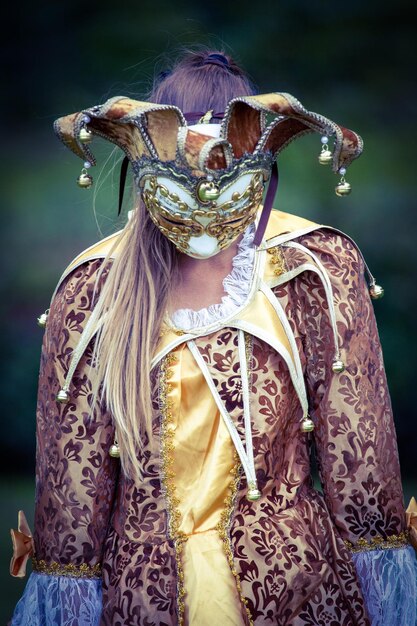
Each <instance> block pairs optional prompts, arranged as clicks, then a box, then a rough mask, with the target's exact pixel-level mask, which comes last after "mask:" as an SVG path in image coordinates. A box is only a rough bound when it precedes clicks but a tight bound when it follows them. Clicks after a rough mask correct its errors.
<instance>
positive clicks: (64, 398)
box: [56, 388, 70, 404]
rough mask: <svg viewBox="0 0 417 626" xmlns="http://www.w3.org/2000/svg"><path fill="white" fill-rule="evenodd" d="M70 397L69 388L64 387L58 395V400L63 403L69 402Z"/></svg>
mask: <svg viewBox="0 0 417 626" xmlns="http://www.w3.org/2000/svg"><path fill="white" fill-rule="evenodd" d="M69 398H70V396H69V393H68V390H67V389H64V388H63V389H61V390H60V391H59V392H58V394H57V396H56V399H57V402H60V403H61V404H67V402H69Z"/></svg>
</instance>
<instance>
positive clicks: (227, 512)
mask: <svg viewBox="0 0 417 626" xmlns="http://www.w3.org/2000/svg"><path fill="white" fill-rule="evenodd" d="M230 473H231V474H232V476H233V478H232V480H231V482H230V484H229V495H228V496H227V498H226V499H225V505H226V506H225V508H224V509H223V511H222V512H221V514H220V522H219V523H218V524H217V526H216V529H217V531H218V533H219V536H220V539H221V540H222V543H223V547H224V551H225V552H226V557H227V561H228V563H229V565H230V569H231V571H232V574H233V576H234V577H235V579H236V587H237V590H238V592H239V596H240V599H241V601H242V603H243V604H244V607H245V611H246V613H247V616H248V619H249V625H250V626H253V619H252V615H251V613H250V610H249V609H248V606H247V604H248V601H247V599H246V598H245V597H244V595H243V594H242V585H241V583H240V578H239V574H238V573H237V571H236V569H235V562H234V558H233V551H232V546H231V541H230V538H229V535H228V532H227V530H228V526H229V523H230V517H231V514H232V511H233V506H234V502H235V497H236V494H237V488H238V484H239V480H240V461H239V455H238V453H237V452H236V450H235V453H234V465H233V467H232V469H231V470H230Z"/></svg>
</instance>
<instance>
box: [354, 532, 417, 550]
mask: <svg viewBox="0 0 417 626" xmlns="http://www.w3.org/2000/svg"><path fill="white" fill-rule="evenodd" d="M344 543H345V545H346V547H347V548H349V550H350V551H351V552H362V551H363V550H384V549H388V548H402V547H404V546H405V545H407V544H408V543H409V540H408V531H404V532H401V533H400V534H399V535H390V536H389V537H387V538H386V539H384V537H381V536H378V537H372V539H365V538H364V537H361V538H360V539H358V541H357V542H356V543H352V542H351V541H348V540H347V539H345V540H344Z"/></svg>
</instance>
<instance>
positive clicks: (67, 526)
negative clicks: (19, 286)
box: [9, 259, 119, 626]
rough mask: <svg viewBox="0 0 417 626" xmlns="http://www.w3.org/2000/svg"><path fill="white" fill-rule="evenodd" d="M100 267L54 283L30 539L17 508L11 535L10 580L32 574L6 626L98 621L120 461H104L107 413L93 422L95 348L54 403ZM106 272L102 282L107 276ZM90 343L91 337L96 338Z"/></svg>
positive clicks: (95, 264)
mask: <svg viewBox="0 0 417 626" xmlns="http://www.w3.org/2000/svg"><path fill="white" fill-rule="evenodd" d="M101 263H102V261H101V260H100V259H96V260H90V261H87V262H85V263H83V264H82V265H81V266H80V267H78V268H76V269H74V270H73V271H72V272H71V273H70V274H69V275H68V276H67V277H66V278H65V279H64V280H63V281H62V282H61V284H60V286H59V288H58V290H57V292H56V294H55V297H54V298H53V301H52V303H51V307H50V311H49V315H48V320H47V325H46V329H45V334H44V338H43V344H42V352H41V361H40V373H39V388H38V400H37V412H36V495H35V521H34V533H33V538H32V535H31V532H30V529H29V527H28V525H27V522H26V518H25V516H24V513H23V511H19V529H17V530H14V529H12V531H11V532H12V539H13V547H14V554H13V557H12V561H11V566H10V573H11V574H12V575H13V576H20V577H22V576H24V575H25V562H26V560H27V558H28V557H31V558H32V572H31V574H30V576H29V578H28V581H27V583H26V586H25V589H24V592H23V595H22V597H21V598H20V600H19V602H18V603H17V605H16V607H15V610H14V614H13V617H12V620H11V622H9V623H10V624H11V625H12V626H21V625H22V626H27V625H29V624H30V625H32V624H33V625H35V624H37V625H38V624H45V625H48V626H52V625H54V626H55V625H64V624H65V625H66V626H67V625H68V626H70V625H71V626H75V625H77V626H79V625H81V626H92V625H93V624H94V625H97V624H99V621H100V615H101V559H102V550H103V544H104V540H105V538H106V534H107V531H108V527H109V520H110V516H111V511H112V506H113V502H114V496H115V490H116V485H117V478H118V471H119V462H118V459H114V458H112V457H111V456H110V455H109V448H110V446H111V444H112V443H113V440H114V427H113V425H112V420H111V416H110V414H109V412H107V411H105V410H100V409H96V410H95V411H94V413H93V416H92V418H91V419H90V420H89V418H88V416H89V410H90V403H91V399H92V394H91V370H90V365H91V354H92V342H90V344H89V345H88V347H87V349H86V351H85V353H84V354H83V356H82V358H81V360H80V361H79V364H78V366H77V369H76V371H75V374H74V376H73V378H72V383H71V387H70V390H69V391H70V399H69V402H68V403H66V404H61V403H59V402H58V401H57V400H56V395H57V394H58V392H59V390H60V389H61V388H62V386H63V384H64V380H65V376H66V373H67V371H68V367H69V363H70V359H71V355H72V352H73V350H74V348H75V347H76V345H77V343H78V341H79V339H80V336H81V333H82V331H83V328H84V326H85V324H86V322H87V320H88V318H89V316H90V314H91V311H92V310H93V308H94V304H95V302H96V301H97V297H98V292H99V290H98V291H97V293H96V294H95V297H94V301H93V289H94V285H95V281H96V275H97V270H98V268H99V267H100V264H101ZM104 275H105V274H103V278H104ZM92 341H94V340H92Z"/></svg>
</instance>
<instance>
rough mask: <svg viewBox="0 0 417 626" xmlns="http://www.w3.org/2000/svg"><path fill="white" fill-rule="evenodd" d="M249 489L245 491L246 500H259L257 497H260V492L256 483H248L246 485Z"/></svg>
mask: <svg viewBox="0 0 417 626" xmlns="http://www.w3.org/2000/svg"><path fill="white" fill-rule="evenodd" d="M248 487H249V489H248V491H247V493H246V498H247V500H249V501H250V502H255V500H259V498H260V497H261V495H262V494H261V492H260V491H259V489H258V487H257V484H256V483H249V485H248Z"/></svg>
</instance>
